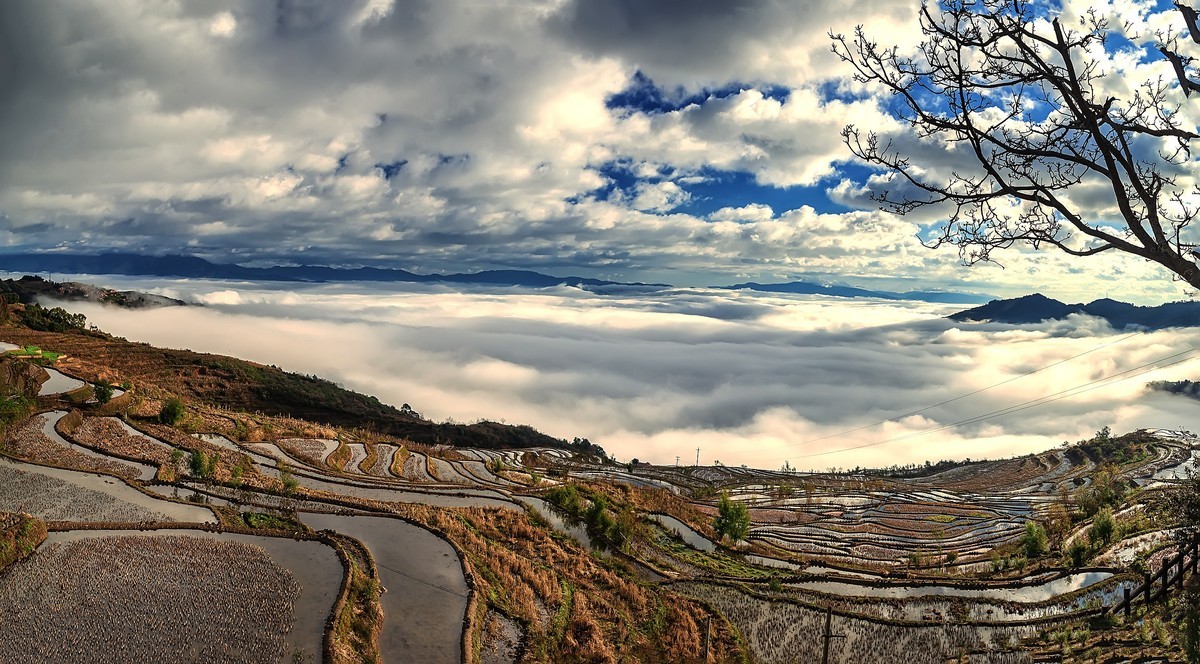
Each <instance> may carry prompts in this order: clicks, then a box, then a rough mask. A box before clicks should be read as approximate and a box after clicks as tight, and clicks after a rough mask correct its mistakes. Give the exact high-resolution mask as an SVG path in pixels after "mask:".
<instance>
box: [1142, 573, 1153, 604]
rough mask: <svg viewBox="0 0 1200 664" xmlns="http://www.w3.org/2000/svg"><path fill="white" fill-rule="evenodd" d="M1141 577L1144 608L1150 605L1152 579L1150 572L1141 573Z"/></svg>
mask: <svg viewBox="0 0 1200 664" xmlns="http://www.w3.org/2000/svg"><path fill="white" fill-rule="evenodd" d="M1142 577H1143V579H1144V583H1143V584H1142V590H1143V591H1144V592H1145V593H1146V606H1149V605H1150V586H1151V585H1152V584H1153V583H1154V577H1152V576H1150V572H1143V573H1142Z"/></svg>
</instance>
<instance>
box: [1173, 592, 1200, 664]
mask: <svg viewBox="0 0 1200 664" xmlns="http://www.w3.org/2000/svg"><path fill="white" fill-rule="evenodd" d="M1175 624H1176V625H1177V629H1178V631H1179V636H1180V639H1179V640H1180V641H1181V642H1182V643H1183V652H1184V655H1185V656H1186V657H1187V662H1188V664H1200V592H1197V591H1196V590H1195V589H1192V590H1189V591H1188V592H1186V593H1184V595H1183V599H1182V601H1180V602H1179V606H1178V608H1177V609H1176V617H1175Z"/></svg>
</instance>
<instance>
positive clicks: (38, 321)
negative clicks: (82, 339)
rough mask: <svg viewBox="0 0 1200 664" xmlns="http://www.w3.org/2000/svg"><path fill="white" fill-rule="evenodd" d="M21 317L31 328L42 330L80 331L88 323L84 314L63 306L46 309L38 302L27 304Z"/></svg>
mask: <svg viewBox="0 0 1200 664" xmlns="http://www.w3.org/2000/svg"><path fill="white" fill-rule="evenodd" d="M21 319H22V320H23V321H24V322H25V325H26V326H27V327H29V328H30V329H33V330H40V331H42V332H78V331H80V330H82V329H83V328H84V327H85V326H86V325H87V317H86V316H84V315H83V314H73V313H70V312H68V311H67V310H65V309H63V308H62V307H54V308H53V309H45V308H42V307H41V306H39V305H36V304H27V305H25V312H24V314H22V316H21Z"/></svg>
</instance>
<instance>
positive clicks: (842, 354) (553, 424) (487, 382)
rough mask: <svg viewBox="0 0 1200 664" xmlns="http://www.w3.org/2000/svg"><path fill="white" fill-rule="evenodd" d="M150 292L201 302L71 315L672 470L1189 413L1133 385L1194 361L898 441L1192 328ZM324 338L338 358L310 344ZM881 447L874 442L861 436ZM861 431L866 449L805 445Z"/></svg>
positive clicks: (762, 299) (828, 310)
mask: <svg viewBox="0 0 1200 664" xmlns="http://www.w3.org/2000/svg"><path fill="white" fill-rule="evenodd" d="M155 283H156V282H153V281H140V280H125V281H123V282H122V284H123V285H125V286H134V287H139V286H140V287H143V288H146V287H149V286H151V285H153V284H155ZM158 286H159V288H158V289H157V290H159V292H163V293H165V294H171V295H177V296H185V297H195V298H196V299H199V300H201V301H203V302H205V303H206V304H207V305H208V306H206V307H203V308H200V307H197V308H186V309H177V308H172V309H161V310H154V311H142V312H128V311H122V310H118V309H111V308H100V307H87V306H77V305H69V307H70V308H72V309H76V310H79V311H81V312H83V313H86V314H87V315H88V317H89V320H90V321H92V322H95V323H97V324H99V325H100V326H101V327H102V328H103V329H106V330H107V331H110V332H112V333H114V334H118V335H121V336H126V337H128V338H130V339H131V340H145V341H149V342H151V343H154V344H157V345H163V346H170V347H187V348H192V349H194V350H199V351H207V352H218V353H228V354H232V355H236V356H239V357H244V358H247V359H251V360H255V361H258V362H262V363H269V364H276V365H279V366H282V367H284V368H286V369H289V370H292V371H299V372H303V373H316V374H319V375H323V376H325V377H328V378H330V379H332V380H335V381H338V382H341V383H344V384H346V385H347V386H348V387H351V388H353V389H356V390H359V391H363V392H366V393H369V394H373V395H376V396H378V397H379V398H380V399H382V400H384V401H385V402H388V403H392V404H401V403H410V404H412V405H413V406H414V407H415V408H417V409H418V410H419V411H421V412H422V413H424V414H425V415H427V416H430V417H433V418H436V419H445V418H448V417H453V418H454V419H456V420H459V421H473V420H474V419H476V418H479V417H484V418H489V419H494V420H500V419H505V420H507V421H508V422H510V423H527V424H531V425H533V426H535V427H537V428H538V429H540V430H542V431H545V432H547V433H549V434H551V435H554V436H557V437H563V438H568V439H569V438H571V437H574V436H583V437H588V438H590V439H592V440H593V441H595V442H597V443H600V444H601V445H603V446H605V448H606V449H608V450H609V451H610V452H612V453H615V454H616V455H617V456H619V457H621V458H623V459H628V458H632V457H638V458H640V459H649V460H653V461H656V462H659V463H671V462H673V461H674V457H675V455H682V456H684V457H685V458H691V456H692V455H693V454H694V450H695V448H696V447H701V448H702V458H703V460H705V461H706V462H709V461H711V460H712V459H719V460H721V461H722V462H724V463H727V464H741V463H747V464H753V465H758V466H762V467H769V468H775V467H779V466H780V465H781V464H782V463H783V461H784V460H785V459H786V460H789V462H790V463H791V464H792V465H793V466H799V467H802V468H808V467H815V468H820V469H823V468H826V467H829V466H841V467H852V466H855V465H871V466H878V465H888V464H891V463H907V462H914V461H915V462H920V461H924V460H926V459H930V460H936V459H941V458H961V457H968V456H969V457H972V458H981V457H990V458H995V457H1000V456H1008V455H1012V454H1018V453H1024V452H1028V451H1034V450H1042V449H1048V448H1051V447H1054V446H1056V445H1058V444H1059V443H1061V442H1062V441H1063V440H1072V441H1073V440H1077V439H1080V438H1083V437H1086V436H1088V435H1090V434H1091V433H1093V432H1094V431H1096V430H1098V429H1100V428H1101V427H1103V426H1111V427H1112V428H1113V430H1114V431H1117V432H1124V431H1128V430H1132V429H1135V428H1138V427H1156V426H1163V427H1178V426H1185V427H1192V428H1195V426H1196V425H1195V424H1194V419H1195V418H1194V410H1195V404H1194V403H1193V402H1191V401H1188V400H1186V399H1185V398H1182V397H1174V396H1168V395H1161V394H1158V395H1148V394H1146V393H1145V392H1144V388H1143V385H1144V383H1145V381H1148V380H1152V379H1182V378H1195V374H1194V371H1196V370H1197V369H1198V368H1200V364H1198V363H1197V361H1189V362H1186V363H1184V364H1180V365H1177V366H1174V367H1170V368H1166V369H1162V370H1160V371H1157V372H1154V373H1147V374H1144V375H1140V376H1137V377H1135V378H1132V379H1130V380H1126V381H1122V382H1116V383H1112V384H1110V385H1105V386H1103V387H1102V388H1100V389H1095V390H1092V391H1088V392H1084V393H1081V394H1079V395H1077V396H1071V397H1068V398H1061V399H1058V400H1054V401H1052V402H1049V403H1047V404H1045V405H1042V406H1039V407H1037V408H1032V409H1028V410H1023V411H1020V412H1015V413H1013V414H1011V415H1008V416H1004V417H995V418H990V419H987V420H985V421H982V422H980V423H976V424H968V425H964V426H961V427H958V428H953V429H949V430H946V431H939V432H932V433H923V434H921V435H919V436H914V437H910V438H905V437H906V436H911V435H912V434H917V433H920V432H924V431H926V430H928V429H931V428H935V427H938V426H941V425H945V424H950V423H955V422H959V421H963V420H967V419H969V418H972V417H974V416H977V415H980V414H982V413H988V412H993V411H997V410H999V409H1002V408H1006V407H1009V406H1012V405H1017V404H1022V403H1026V402H1029V401H1030V400H1032V399H1039V398H1043V397H1052V396H1053V395H1055V394H1056V393H1059V392H1061V391H1063V390H1064V389H1067V388H1070V387H1074V386H1079V385H1085V384H1087V383H1088V382H1089V381H1094V380H1096V379H1098V378H1103V377H1106V376H1111V375H1114V374H1118V373H1120V372H1123V371H1127V370H1130V369H1132V368H1135V367H1138V366H1140V365H1143V364H1147V363H1152V362H1155V361H1157V360H1160V359H1161V358H1164V357H1166V356H1169V355H1171V354H1172V353H1175V352H1178V351H1179V350H1181V349H1183V348H1186V347H1187V346H1191V345H1195V344H1196V343H1197V342H1198V341H1200V338H1198V337H1197V334H1200V333H1197V332H1196V331H1195V330H1185V331H1163V332H1155V333H1150V334H1141V335H1135V336H1133V337H1132V338H1129V339H1124V340H1120V341H1118V340H1119V339H1121V338H1122V337H1123V336H1125V335H1124V334H1120V333H1116V332H1114V331H1113V330H1111V329H1109V328H1108V327H1107V326H1106V325H1104V324H1103V323H1097V322H1096V321H1094V320H1091V319H1073V320H1071V321H1067V322H1058V323H1047V324H1043V325H1037V326H1022V327H1010V326H1002V325H959V324H954V323H952V322H950V321H947V320H945V319H942V318H940V316H942V315H944V314H946V313H948V312H950V311H952V310H953V309H954V307H947V306H944V305H931V304H923V303H898V302H881V301H871V300H839V299H825V298H815V297H790V296H777V295H770V294H764V293H749V292H729V291H709V290H694V291H671V292H668V293H660V294H652V295H637V296H635V295H627V296H598V295H593V294H589V293H586V292H583V291H579V290H577V289H549V290H544V291H521V290H510V289H500V290H494V291H492V290H481V291H478V292H467V293H463V292H453V291H450V290H447V289H445V288H444V287H423V286H405V285H401V286H387V287H380V286H370V285H359V286H332V285H325V286H318V285H313V286H300V287H297V286H294V285H292V286H289V287H288V288H287V289H286V290H270V289H266V288H259V289H252V288H246V287H241V288H239V290H236V291H234V290H229V288H228V285H227V284H221V283H206V282H202V281H200V282H196V281H189V282H173V283H168V284H158ZM1114 342H1116V343H1114ZM1101 346H1104V347H1103V348H1101ZM334 348H354V349H355V352H353V353H349V354H347V353H342V352H328V351H329V349H334ZM1092 349H1097V350H1095V351H1094V352H1092V353H1089V354H1088V355H1085V356H1083V357H1080V358H1078V359H1075V360H1071V361H1067V362H1063V363H1062V364H1059V365H1057V366H1054V367H1051V368H1049V369H1046V370H1044V371H1042V372H1039V373H1037V374H1035V375H1033V376H1029V377H1025V378H1019V376H1021V375H1022V374H1024V373H1027V372H1030V371H1033V370H1035V369H1038V368H1040V367H1046V366H1048V365H1051V364H1055V363H1057V362H1060V361H1062V360H1067V359H1068V358H1071V357H1073V356H1075V355H1079V354H1080V353H1082V352H1084V351H1087V350H1092ZM1014 378H1015V379H1016V380H1012V381H1011V382H1008V383H1005V384H1003V385H1000V386H998V387H995V388H994V389H989V390H987V391H986V392H983V393H981V394H978V395H975V396H972V397H969V398H965V399H961V400H957V401H953V402H951V403H947V404H945V405H943V406H940V407H937V408H932V409H929V410H925V411H923V412H919V413H914V411H917V410H919V409H922V408H925V407H927V406H930V405H932V404H938V403H941V402H945V401H947V400H949V399H954V398H956V397H960V396H962V395H964V394H967V393H970V392H973V391H975V390H980V389H983V388H988V387H990V386H993V385H997V384H998V383H1002V382H1004V381H1008V380H1010V379H1014ZM910 413H911V414H910ZM905 414H910V415H907V416H905V417H902V418H901V419H899V421H890V422H887V423H884V424H880V425H878V426H868V427H867V428H861V429H860V427H864V426H866V425H873V424H877V423H879V422H880V421H882V420H887V419H889V418H895V417H897V416H902V415H905ZM893 439H899V440H893ZM882 441H890V442H884V443H883V444H879V445H875V444H876V443H880V442H882ZM860 445H872V446H870V447H865V448H863V449H859V450H854V451H849V452H844V453H838V454H828V455H826V454H824V453H826V452H831V451H836V450H841V449H845V448H852V447H857V446H860Z"/></svg>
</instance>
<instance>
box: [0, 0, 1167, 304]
mask: <svg viewBox="0 0 1200 664" xmlns="http://www.w3.org/2000/svg"><path fill="white" fill-rule="evenodd" d="M1075 4H1077V3H1071V5H1072V7H1073V6H1074V5H1075ZM916 6H917V2H916V0H903V1H900V2H890V3H882V4H881V3H878V2H867V0H843V1H841V2H835V3H829V2H812V1H809V0H804V1H802V2H796V3H775V2H765V1H760V0H739V1H737V2H726V1H724V0H722V1H719V2H716V1H704V2H688V3H682V2H675V1H674V0H672V1H671V2H655V3H636V2H627V1H625V0H564V1H562V2H549V3H540V2H533V3H479V2H463V3H460V2H403V3H396V2H393V1H391V0H359V1H357V2H338V3H311V2H300V1H298V0H281V1H280V2H277V3H251V4H248V5H243V4H234V3H227V2H222V3H216V2H214V3H203V6H200V5H193V4H189V3H174V2H150V3H147V2H141V1H138V0H112V1H105V2H93V3H90V4H89V3H86V2H83V3H71V4H61V3H59V4H53V3H52V4H47V3H39V2H33V1H30V0H18V1H17V2H14V3H10V6H6V8H5V9H6V13H5V22H4V26H3V27H0V31H2V34H0V37H3V41H4V43H6V44H7V48H8V51H7V52H8V54H10V55H11V58H12V62H13V66H12V67H11V68H9V69H8V70H6V72H5V73H3V74H0V85H3V87H4V89H5V90H6V95H5V100H4V101H3V102H0V126H3V127H4V128H5V131H4V132H3V133H2V134H0V242H3V244H4V245H6V246H8V247H13V248H37V249H45V248H49V247H55V246H63V247H66V248H70V249H75V250H89V251H94V250H97V249H102V248H126V249H128V250H134V251H138V250H140V251H149V252H155V253H162V252H173V251H180V250H182V249H184V248H187V249H188V250H189V251H190V252H194V253H198V254H201V255H205V256H207V257H210V258H214V259H218V260H229V259H230V257H231V256H236V257H238V258H239V259H241V260H250V259H258V260H263V261H270V260H279V261H285V262H287V261H300V262H334V263H342V262H371V263H376V264H384V265H388V266H395V267H403V268H407V269H416V270H442V271H453V270H470V269H483V268H491V267H514V266H515V267H530V268H534V269H542V270H544V271H549V272H557V273H566V272H588V271H590V272H592V273H596V274H600V275H602V276H611V277H624V278H630V279H656V280H664V279H665V280H670V281H677V279H674V278H672V275H686V277H687V279H686V280H687V281H690V282H693V283H711V282H720V281H726V280H727V279H725V278H723V277H724V275H730V274H737V275H747V276H750V277H764V276H768V275H782V276H784V277H787V276H791V275H811V276H813V277H815V278H830V279H841V280H888V279H890V280H898V281H905V282H908V283H917V282H924V283H923V284H920V285H921V286H926V287H927V286H929V285H931V284H942V285H966V286H968V287H972V286H973V287H975V289H976V290H988V291H991V292H1017V291H1024V290H1030V289H1032V288H1038V287H1045V286H1046V285H1047V284H1054V285H1056V286H1058V287H1060V288H1062V289H1064V290H1067V291H1077V292H1085V291H1086V289H1087V288H1088V287H1090V288H1092V289H1093V292H1094V291H1095V290H1096V289H1098V288H1100V287H1103V288H1104V289H1105V290H1108V291H1110V292H1111V294H1113V295H1123V296H1125V297H1135V298H1147V299H1172V298H1175V297H1178V296H1179V295H1180V294H1181V291H1180V289H1178V288H1177V287H1176V286H1175V285H1173V284H1171V283H1170V282H1169V281H1167V280H1166V279H1165V278H1164V276H1163V274H1162V273H1161V272H1158V271H1154V270H1151V269H1148V268H1146V267H1145V266H1143V265H1141V264H1140V263H1138V262H1137V261H1134V260H1132V259H1126V260H1116V259H1106V260H1105V261H1095V260H1088V261H1076V260H1068V261H1062V260H1059V258H1058V257H1054V256H1028V255H1024V254H1020V253H1015V252H1014V253H1013V255H1012V256H1010V257H1005V258H1006V260H1007V261H1008V263H1007V268H1008V269H1006V270H1002V271H1001V270H998V269H994V268H986V269H983V270H979V271H975V272H971V273H966V274H964V273H962V272H961V271H960V270H959V269H958V267H957V265H956V262H957V261H956V259H955V257H954V256H953V254H952V253H949V252H940V253H931V252H928V251H926V250H924V249H923V248H921V247H919V246H918V243H917V242H916V240H915V239H914V237H913V236H914V235H915V234H916V232H917V231H918V230H919V228H918V226H916V225H915V224H914V223H913V222H919V223H924V222H928V221H929V219H928V218H924V217H920V216H918V217H913V218H906V219H895V218H893V217H890V216H888V215H884V214H881V213H877V212H861V211H856V212H849V213H844V214H816V213H814V212H813V211H812V210H811V209H809V210H805V209H801V210H798V211H795V212H791V213H780V214H776V213H775V212H774V211H772V210H771V208H770V207H769V206H767V205H765V204H761V203H759V202H756V201H752V200H750V201H745V202H739V203H738V204H737V205H736V207H734V208H733V209H725V210H719V211H717V212H714V213H711V214H709V215H708V218H707V219H705V218H701V217H699V216H696V215H692V214H685V213H681V212H680V209H681V208H680V206H681V204H682V205H685V207H684V208H683V209H686V204H687V203H694V202H696V201H697V197H698V195H696V194H693V193H692V190H691V189H690V188H691V187H693V186H696V185H699V184H701V182H700V181H701V180H703V178H704V176H703V174H702V172H704V171H707V170H712V169H717V170H736V171H745V172H748V173H750V174H752V175H753V176H754V178H755V180H756V181H757V182H758V183H760V184H763V185H772V186H779V187H785V186H793V185H821V184H827V185H829V186H830V187H831V188H833V189H834V193H833V198H834V200H835V201H839V202H843V203H847V204H850V205H851V206H869V205H870V204H869V201H866V200H865V193H866V192H865V191H864V190H863V189H861V188H859V187H856V186H855V185H854V184H853V183H851V182H849V181H846V182H845V183H843V184H836V182H837V181H838V180H840V179H841V177H840V176H838V175H837V171H838V169H839V168H840V167H841V164H842V163H843V162H844V161H845V160H846V159H847V156H848V155H847V152H846V149H845V148H844V146H843V145H842V143H841V139H840V137H839V136H838V131H839V130H840V128H841V127H842V126H843V125H844V124H845V123H847V122H853V123H856V124H860V125H862V126H870V127H874V128H877V129H880V130H885V131H886V130H893V129H898V127H897V126H896V125H895V123H894V122H892V121H890V120H888V119H887V116H886V115H885V114H883V113H881V111H880V109H879V107H878V105H877V102H875V101H870V100H858V101H855V100H854V99H856V98H857V97H855V96H854V95H853V94H847V93H859V92H861V90H858V89H857V87H856V86H855V85H853V84H851V83H848V82H847V79H846V78H845V77H846V75H847V71H848V70H847V69H846V67H845V65H844V64H843V63H840V62H838V61H837V59H836V58H835V57H834V56H833V55H832V54H831V53H830V52H829V39H828V36H827V34H826V33H827V31H828V30H830V29H832V30H834V31H836V32H848V31H849V30H851V29H852V27H853V25H854V24H856V23H864V24H865V25H866V29H867V30H868V32H870V33H872V34H877V35H886V36H887V38H888V39H890V40H896V41H899V42H902V45H903V47H905V48H909V47H911V46H912V44H913V43H914V42H915V40H916V39H917V38H918V37H919V35H918V34H917V32H916V31H915V30H913V29H912V26H913V25H914V23H913V21H914V17H915V8H916ZM1121 11H1126V10H1124V9H1122V10H1121ZM1152 20H1155V21H1159V20H1160V18H1156V17H1152ZM1113 66H1120V67H1127V66H1129V62H1128V61H1127V60H1120V59H1118V60H1116V61H1114V64H1113ZM1136 69H1137V71H1136V76H1138V77H1144V76H1148V75H1151V74H1153V73H1154V72H1159V73H1161V72H1160V71H1159V70H1161V67H1158V66H1157V65H1155V66H1151V67H1145V66H1139V67H1137V68H1136ZM635 71H641V72H643V73H644V74H645V75H646V76H648V77H650V78H651V79H652V80H653V81H654V82H655V83H656V84H658V85H660V86H661V87H662V88H663V94H664V95H666V96H667V97H668V98H672V99H680V98H683V97H685V96H687V95H691V94H695V93H697V92H699V91H700V90H702V89H704V88H706V87H707V88H720V87H722V86H726V85H730V84H738V85H741V86H742V87H744V88H745V89H743V90H742V91H741V92H738V93H735V94H731V95H729V96H727V97H724V98H721V99H712V100H708V101H707V102H706V103H704V104H702V105H692V106H687V107H684V108H681V109H678V110H676V111H672V112H668V113H660V114H646V113H637V112H632V113H630V112H624V111H613V110H610V109H608V108H607V107H606V104H605V102H606V99H607V98H609V97H610V96H611V95H613V94H614V93H617V92H619V91H621V90H622V89H623V88H625V87H626V86H627V85H628V84H629V83H630V80H631V77H632V75H633V74H634V72H635ZM1131 76H1133V74H1131ZM768 86H782V88H783V90H782V92H781V91H780V90H778V89H775V90H774V93H773V94H770V95H768V94H764V92H763V91H765V90H768ZM829 90H834V91H836V93H837V94H836V95H835V97H836V98H834V99H832V100H830V99H827V98H826V95H825V93H826V92H828V91H829ZM1187 112H1191V111H1187ZM923 149H925V150H927V151H928V154H929V155H932V157H931V158H932V159H934V161H935V162H936V163H938V164H948V163H950V162H949V161H948V159H949V158H948V157H947V153H946V150H945V149H944V148H943V147H941V146H925V147H924V148H923ZM614 160H617V161H620V162H621V163H628V164H630V169H631V172H633V173H636V174H638V176H639V177H642V178H651V179H652V181H650V182H641V183H638V184H637V185H636V186H634V187H632V188H631V189H630V192H631V193H629V194H628V195H625V196H615V197H612V198H610V199H609V200H608V201H606V202H604V201H596V200H594V198H593V197H592V196H590V193H591V192H593V191H595V190H597V189H599V188H600V187H602V186H604V185H605V182H604V180H603V178H602V176H601V175H600V174H599V173H598V172H597V170H596V169H597V168H598V167H599V166H601V165H603V164H606V163H609V162H612V161H614ZM383 165H387V166H386V170H388V171H390V172H391V173H390V177H385V167H384V166H383ZM832 178H836V179H832ZM872 184H875V185H879V184H881V183H880V182H879V181H878V180H875V181H874V182H873V183H872ZM775 208H776V209H777V210H782V209H783V208H782V207H780V206H779V205H775ZM334 229H336V231H335V230H334ZM1076 266H1083V267H1084V269H1086V270H1087V273H1086V275H1085V276H1081V275H1078V274H1076ZM1089 282H1090V283H1089ZM1060 283H1061V285H1060V286H1059V284H1060ZM1094 294H1096V295H1098V294H1099V293H1098V292H1094Z"/></svg>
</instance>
